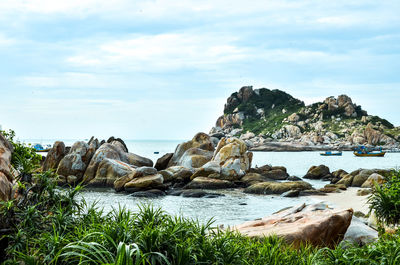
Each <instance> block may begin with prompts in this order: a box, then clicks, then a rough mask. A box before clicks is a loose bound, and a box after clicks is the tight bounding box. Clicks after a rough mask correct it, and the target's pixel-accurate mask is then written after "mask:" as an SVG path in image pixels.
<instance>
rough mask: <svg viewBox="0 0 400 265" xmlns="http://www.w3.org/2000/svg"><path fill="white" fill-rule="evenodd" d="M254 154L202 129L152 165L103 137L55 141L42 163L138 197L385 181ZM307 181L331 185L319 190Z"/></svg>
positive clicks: (376, 175)
mask: <svg viewBox="0 0 400 265" xmlns="http://www.w3.org/2000/svg"><path fill="white" fill-rule="evenodd" d="M252 157H253V154H252V152H250V151H249V150H248V147H247V145H246V143H245V141H244V140H241V139H239V138H236V137H229V138H225V137H222V138H221V139H218V138H216V137H213V136H210V135H208V134H205V133H198V134H196V135H195V136H194V137H193V139H192V140H190V141H187V142H184V143H181V144H179V145H178V146H177V147H176V150H175V152H174V153H168V154H165V155H163V156H162V157H160V158H159V159H158V160H157V161H156V163H153V161H151V160H150V159H148V158H145V157H142V156H140V155H137V154H133V153H130V152H129V151H128V149H127V147H126V145H125V143H124V142H123V140H122V139H119V138H114V137H111V138H110V139H108V140H107V141H99V140H97V139H95V138H94V137H92V139H91V140H90V141H89V142H87V143H86V142H82V141H78V142H76V143H75V144H73V146H72V147H70V148H68V147H65V145H64V143H63V142H55V143H54V145H53V148H52V149H51V150H50V151H49V153H48V155H47V157H46V159H45V160H44V162H43V170H49V169H51V170H54V171H55V172H56V173H57V175H59V184H60V185H77V184H78V183H79V184H83V185H85V186H86V187H111V188H114V190H115V191H116V192H127V193H130V194H132V196H136V197H157V196H165V195H173V196H183V197H216V196H218V193H210V192H204V190H220V189H233V188H236V189H239V190H240V191H243V192H244V193H252V194H265V195H268V194H271V195H272V194H274V195H280V196H284V197H297V196H308V195H324V194H326V193H332V192H340V191H342V190H346V188H347V187H363V188H371V187H372V186H371V185H372V184H371V183H372V181H373V180H375V181H378V182H381V181H383V180H384V177H383V176H384V175H385V174H386V173H387V171H385V170H379V169H375V170H369V169H368V170H367V169H359V170H356V171H353V172H350V173H348V172H346V171H344V170H337V171H334V172H330V170H329V168H328V167H326V166H324V165H319V166H312V167H311V168H310V169H309V170H308V172H305V174H304V176H303V177H302V178H299V177H295V176H291V175H290V174H289V173H290V172H287V169H286V168H285V167H282V166H271V165H264V166H261V167H252V166H251V163H252ZM306 179H314V180H315V179H320V180H324V181H330V184H327V185H325V187H323V188H320V189H315V188H313V187H312V185H310V184H309V183H307V182H306V181H304V180H306ZM364 193H366V191H364Z"/></svg>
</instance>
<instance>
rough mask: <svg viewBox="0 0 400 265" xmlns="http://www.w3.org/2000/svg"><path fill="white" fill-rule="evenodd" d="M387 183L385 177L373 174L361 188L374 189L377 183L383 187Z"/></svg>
mask: <svg viewBox="0 0 400 265" xmlns="http://www.w3.org/2000/svg"><path fill="white" fill-rule="evenodd" d="M385 182H386V180H385V177H383V176H382V175H380V174H378V173H372V174H371V175H370V176H369V177H368V179H367V180H366V181H365V182H364V183H363V184H362V185H361V188H373V187H374V186H375V183H376V184H378V185H382V184H383V183H385Z"/></svg>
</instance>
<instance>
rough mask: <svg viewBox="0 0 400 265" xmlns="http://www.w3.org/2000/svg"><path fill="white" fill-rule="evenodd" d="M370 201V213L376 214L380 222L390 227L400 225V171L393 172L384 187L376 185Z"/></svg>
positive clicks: (387, 177)
mask: <svg viewBox="0 0 400 265" xmlns="http://www.w3.org/2000/svg"><path fill="white" fill-rule="evenodd" d="M368 201H369V203H370V211H374V212H375V215H376V217H377V219H378V221H380V222H382V223H386V224H389V225H398V224H400V170H393V171H391V172H390V174H388V176H386V183H385V184H383V185H382V186H379V185H378V184H375V189H374V191H373V193H372V195H371V196H370V198H369V200H368Z"/></svg>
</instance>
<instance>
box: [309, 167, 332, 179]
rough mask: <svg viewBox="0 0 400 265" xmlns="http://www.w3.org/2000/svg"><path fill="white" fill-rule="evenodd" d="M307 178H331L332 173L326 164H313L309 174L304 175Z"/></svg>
mask: <svg viewBox="0 0 400 265" xmlns="http://www.w3.org/2000/svg"><path fill="white" fill-rule="evenodd" d="M303 178H306V179H330V178H332V175H331V174H330V171H329V168H328V167H327V166H325V165H319V166H312V167H311V168H310V169H309V170H308V171H307V174H306V175H305V176H304V177H303Z"/></svg>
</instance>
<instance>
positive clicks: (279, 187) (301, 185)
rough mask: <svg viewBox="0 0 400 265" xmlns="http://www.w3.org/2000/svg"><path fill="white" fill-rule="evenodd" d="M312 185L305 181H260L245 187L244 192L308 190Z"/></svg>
mask: <svg viewBox="0 0 400 265" xmlns="http://www.w3.org/2000/svg"><path fill="white" fill-rule="evenodd" d="M310 189H312V186H311V184H310V183H307V182H305V181H288V182H261V183H256V184H253V185H251V186H250V187H247V188H246V189H245V190H244V192H245V193H254V194H282V193H284V192H287V191H290V190H299V191H303V190H310Z"/></svg>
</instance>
